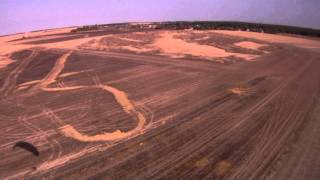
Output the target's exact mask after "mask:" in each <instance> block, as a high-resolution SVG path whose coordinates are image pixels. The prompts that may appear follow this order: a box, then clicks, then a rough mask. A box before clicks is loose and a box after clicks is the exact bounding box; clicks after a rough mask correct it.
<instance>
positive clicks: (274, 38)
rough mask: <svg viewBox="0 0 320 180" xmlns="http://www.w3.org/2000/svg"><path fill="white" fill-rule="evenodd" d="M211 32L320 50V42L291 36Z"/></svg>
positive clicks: (222, 31)
mask: <svg viewBox="0 0 320 180" xmlns="http://www.w3.org/2000/svg"><path fill="white" fill-rule="evenodd" d="M211 32H215V33H220V34H226V35H232V36H238V37H245V38H252V39H257V40H262V41H266V42H270V43H285V44H291V45H296V46H298V47H303V48H320V41H316V40H311V39H307V38H298V37H289V36H283V35H276V34H266V33H257V32H245V31H226V30H213V31H211Z"/></svg>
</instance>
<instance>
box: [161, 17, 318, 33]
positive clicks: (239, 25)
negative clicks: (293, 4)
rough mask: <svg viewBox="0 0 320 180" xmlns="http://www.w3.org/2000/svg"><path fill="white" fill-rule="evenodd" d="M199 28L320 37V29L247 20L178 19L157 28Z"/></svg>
mask: <svg viewBox="0 0 320 180" xmlns="http://www.w3.org/2000/svg"><path fill="white" fill-rule="evenodd" d="M189 28H193V29H197V30H211V29H212V30H213V29H216V30H242V31H252V32H265V33H271V34H276V33H288V34H298V35H305V36H314V37H320V30H318V29H311V28H303V27H295V26H284V25H272V24H259V23H247V22H233V21H194V22H189V21H178V22H164V23H159V24H158V26H157V29H189Z"/></svg>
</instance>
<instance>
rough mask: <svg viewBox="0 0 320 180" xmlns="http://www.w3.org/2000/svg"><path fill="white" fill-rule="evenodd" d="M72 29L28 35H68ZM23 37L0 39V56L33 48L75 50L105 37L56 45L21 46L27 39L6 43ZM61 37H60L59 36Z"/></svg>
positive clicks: (30, 35)
mask: <svg viewBox="0 0 320 180" xmlns="http://www.w3.org/2000/svg"><path fill="white" fill-rule="evenodd" d="M71 29H73V28H63V29H56V30H47V31H39V32H31V33H29V34H28V36H29V37H38V36H46V35H50V34H57V33H68V32H70V30H71ZM23 36H24V35H23V34H15V35H9V36H3V37H0V56H7V55H9V54H11V53H13V52H15V51H20V50H24V49H29V48H34V47H44V48H65V49H77V48H78V47H79V46H80V45H82V44H84V43H87V42H88V41H91V40H95V39H100V38H103V37H106V36H99V37H91V38H90V37H88V38H79V39H73V40H67V41H63V42H56V43H44V44H22V43H23V42H26V41H29V40H28V39H26V40H24V41H20V42H14V41H13V42H8V41H12V40H15V39H20V38H22V37H23ZM61 37H62V36H61ZM48 38H49V37H43V38H40V37H39V38H37V40H42V39H44V40H45V39H48Z"/></svg>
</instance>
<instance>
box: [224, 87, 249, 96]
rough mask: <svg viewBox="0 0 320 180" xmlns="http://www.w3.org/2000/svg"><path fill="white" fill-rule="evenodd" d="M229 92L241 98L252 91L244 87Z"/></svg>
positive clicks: (231, 89)
mask: <svg viewBox="0 0 320 180" xmlns="http://www.w3.org/2000/svg"><path fill="white" fill-rule="evenodd" d="M229 92H231V93H233V94H236V95H239V96H240V95H248V94H250V93H251V90H250V89H249V88H244V87H235V88H230V89H229Z"/></svg>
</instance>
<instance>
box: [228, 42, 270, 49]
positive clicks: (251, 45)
mask: <svg viewBox="0 0 320 180" xmlns="http://www.w3.org/2000/svg"><path fill="white" fill-rule="evenodd" d="M234 45H236V46H239V47H242V48H246V49H251V50H256V51H257V50H259V49H260V48H262V47H266V46H267V45H265V44H259V43H255V42H251V41H243V42H238V43H235V44H234Z"/></svg>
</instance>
